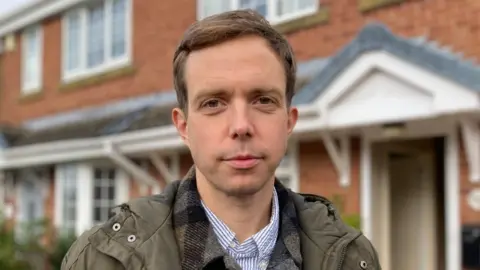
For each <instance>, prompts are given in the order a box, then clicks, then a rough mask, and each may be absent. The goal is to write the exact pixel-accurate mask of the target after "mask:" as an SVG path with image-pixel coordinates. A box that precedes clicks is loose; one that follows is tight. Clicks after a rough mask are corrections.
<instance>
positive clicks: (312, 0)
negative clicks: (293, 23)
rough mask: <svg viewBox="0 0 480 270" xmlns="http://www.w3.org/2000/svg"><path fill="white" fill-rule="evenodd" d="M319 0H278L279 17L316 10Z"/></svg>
mask: <svg viewBox="0 0 480 270" xmlns="http://www.w3.org/2000/svg"><path fill="white" fill-rule="evenodd" d="M317 1H318V0H277V3H278V5H277V15H278V16H282V15H288V14H292V13H296V12H301V11H304V10H309V9H312V8H315V5H316V2H317Z"/></svg>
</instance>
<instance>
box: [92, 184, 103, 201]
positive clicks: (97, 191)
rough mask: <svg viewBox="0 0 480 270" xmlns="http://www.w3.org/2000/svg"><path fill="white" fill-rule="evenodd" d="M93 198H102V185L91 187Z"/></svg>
mask: <svg viewBox="0 0 480 270" xmlns="http://www.w3.org/2000/svg"><path fill="white" fill-rule="evenodd" d="M93 199H94V200H100V199H102V187H99V186H96V187H94V188H93Z"/></svg>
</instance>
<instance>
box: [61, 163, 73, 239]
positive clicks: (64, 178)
mask: <svg viewBox="0 0 480 270" xmlns="http://www.w3.org/2000/svg"><path fill="white" fill-rule="evenodd" d="M58 177H59V178H58V181H59V186H58V188H60V189H61V191H60V193H61V197H62V202H63V204H62V209H61V210H60V211H62V231H63V232H64V233H66V234H74V233H75V232H76V231H75V229H76V221H77V170H76V167H75V166H73V165H67V166H62V167H61V168H60V170H59V173H58Z"/></svg>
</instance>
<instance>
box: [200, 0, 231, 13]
mask: <svg viewBox="0 0 480 270" xmlns="http://www.w3.org/2000/svg"><path fill="white" fill-rule="evenodd" d="M198 2H199V1H197V3H198ZM201 2H202V3H203V7H202V15H203V17H208V16H210V15H213V14H217V13H221V12H224V11H228V10H231V8H232V7H231V5H230V3H231V1H226V0H203V1H201Z"/></svg>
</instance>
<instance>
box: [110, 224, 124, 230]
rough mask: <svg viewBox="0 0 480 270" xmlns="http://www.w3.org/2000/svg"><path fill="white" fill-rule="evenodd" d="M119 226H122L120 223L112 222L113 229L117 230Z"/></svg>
mask: <svg viewBox="0 0 480 270" xmlns="http://www.w3.org/2000/svg"><path fill="white" fill-rule="evenodd" d="M121 227H122V226H120V223H115V224H113V227H112V229H113V230H114V231H116V232H118V231H119V230H120V228H121Z"/></svg>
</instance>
